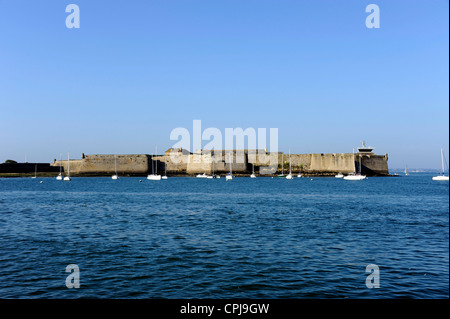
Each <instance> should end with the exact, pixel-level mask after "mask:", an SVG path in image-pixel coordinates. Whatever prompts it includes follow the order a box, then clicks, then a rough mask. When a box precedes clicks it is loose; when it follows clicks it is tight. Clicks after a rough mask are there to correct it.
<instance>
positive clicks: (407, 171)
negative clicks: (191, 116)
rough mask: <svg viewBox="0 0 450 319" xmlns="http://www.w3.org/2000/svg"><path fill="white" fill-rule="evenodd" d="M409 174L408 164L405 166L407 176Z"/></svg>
mask: <svg viewBox="0 0 450 319" xmlns="http://www.w3.org/2000/svg"><path fill="white" fill-rule="evenodd" d="M408 175H409V172H408V165H406V167H405V176H408Z"/></svg>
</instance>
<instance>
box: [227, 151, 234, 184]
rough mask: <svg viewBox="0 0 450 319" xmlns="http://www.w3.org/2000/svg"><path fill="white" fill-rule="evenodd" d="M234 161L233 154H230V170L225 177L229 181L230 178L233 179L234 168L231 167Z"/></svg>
mask: <svg viewBox="0 0 450 319" xmlns="http://www.w3.org/2000/svg"><path fill="white" fill-rule="evenodd" d="M232 161H233V157H232V156H231V154H230V172H229V173H228V174H227V176H226V177H225V181H228V180H232V179H233V170H232V168H231V163H232Z"/></svg>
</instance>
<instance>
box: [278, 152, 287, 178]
mask: <svg viewBox="0 0 450 319" xmlns="http://www.w3.org/2000/svg"><path fill="white" fill-rule="evenodd" d="M283 155H284V154H281V174H280V175H278V177H280V178H285V177H286V176H285V175H284V156H283Z"/></svg>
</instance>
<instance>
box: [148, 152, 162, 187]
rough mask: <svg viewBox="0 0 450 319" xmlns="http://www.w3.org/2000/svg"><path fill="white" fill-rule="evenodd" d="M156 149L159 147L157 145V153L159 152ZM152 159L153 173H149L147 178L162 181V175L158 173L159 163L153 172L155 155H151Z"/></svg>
mask: <svg viewBox="0 0 450 319" xmlns="http://www.w3.org/2000/svg"><path fill="white" fill-rule="evenodd" d="M156 150H157V149H156V147H155V153H157V152H156ZM151 161H152V173H151V174H150V175H147V179H148V180H151V181H160V180H161V175H158V163H155V166H156V169H155V173H153V156H152V157H151Z"/></svg>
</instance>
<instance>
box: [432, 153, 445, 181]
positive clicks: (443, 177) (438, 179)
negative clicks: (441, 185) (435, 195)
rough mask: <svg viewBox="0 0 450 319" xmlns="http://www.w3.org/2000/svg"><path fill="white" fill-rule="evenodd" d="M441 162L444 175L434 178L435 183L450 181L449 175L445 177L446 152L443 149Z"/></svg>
mask: <svg viewBox="0 0 450 319" xmlns="http://www.w3.org/2000/svg"><path fill="white" fill-rule="evenodd" d="M441 161H442V173H441V175H438V176H433V181H448V175H445V168H444V151H443V149H442V148H441Z"/></svg>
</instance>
